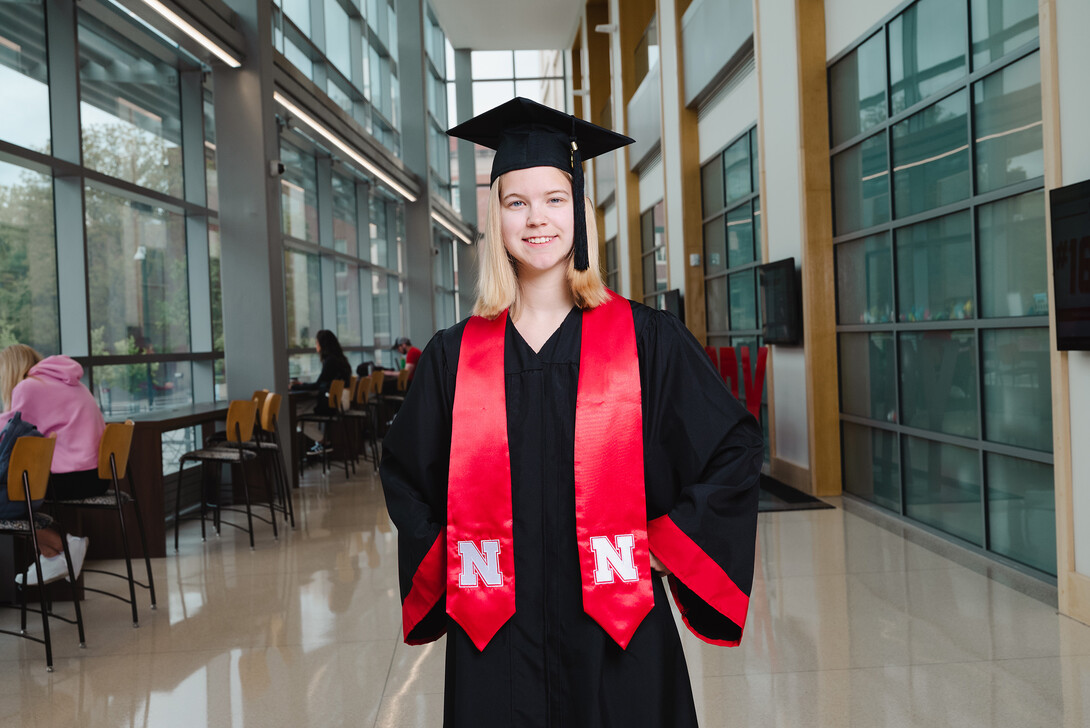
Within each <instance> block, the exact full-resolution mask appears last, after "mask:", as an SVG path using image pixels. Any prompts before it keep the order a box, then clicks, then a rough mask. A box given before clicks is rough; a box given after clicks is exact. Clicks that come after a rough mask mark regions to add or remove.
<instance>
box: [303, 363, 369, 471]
mask: <svg viewBox="0 0 1090 728" xmlns="http://www.w3.org/2000/svg"><path fill="white" fill-rule="evenodd" d="M343 395H344V382H343V381H342V380H340V379H334V380H333V382H332V383H331V384H330V385H329V393H328V397H329V399H328V404H329V412H328V413H319V412H312V413H309V414H305V415H300V416H299V417H297V418H296V422H318V423H321V424H324V425H325V427H326V432H325V434H326V435H327V436H328V435H329V434H330V433H329V428H331V427H333V426H334V425H338V424H339V425H340V429H341V437H342V443H341V451H340V454H341V460H342V462H343V463H344V477H345V479H346V480H347V479H348V478H349V477H350V476H349V474H348V463H349V461H350V460H352V456H351V454H350V453H349V450H350V449H351V442H350V438H349V433H348V421H347V420H346V419H345V416H344V401H343V399H342V397H343ZM328 467H329V448H328V447H326V448H323V450H322V473H323V474H324V473H325V472H326V469H327V468H328ZM352 467H353V468H355V463H354V462H353V463H352Z"/></svg>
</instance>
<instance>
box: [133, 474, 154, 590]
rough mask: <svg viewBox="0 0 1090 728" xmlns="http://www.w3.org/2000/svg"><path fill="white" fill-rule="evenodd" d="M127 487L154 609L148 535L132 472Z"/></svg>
mask: <svg viewBox="0 0 1090 728" xmlns="http://www.w3.org/2000/svg"><path fill="white" fill-rule="evenodd" d="M129 489H130V490H131V491H132V495H131V496H130V500H131V502H132V510H133V512H134V513H135V514H136V530H137V531H139V532H140V548H142V549H144V567H145V568H146V569H147V570H148V591H149V592H151V608H152V609H155V579H154V578H153V577H152V575H151V557H150V556H148V537H147V534H146V533H145V531H144V517H143V516H142V515H141V514H140V504H139V503H137V502H136V486H135V485H133V482H132V473H131V472H130V473H129Z"/></svg>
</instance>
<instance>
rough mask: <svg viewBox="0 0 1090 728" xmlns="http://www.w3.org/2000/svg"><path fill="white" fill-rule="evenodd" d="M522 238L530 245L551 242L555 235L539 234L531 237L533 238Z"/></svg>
mask: <svg viewBox="0 0 1090 728" xmlns="http://www.w3.org/2000/svg"><path fill="white" fill-rule="evenodd" d="M523 240H524V241H526V242H527V243H529V244H530V245H545V244H546V243H551V242H552V241H554V240H556V236H555V235H539V236H537V237H533V238H523Z"/></svg>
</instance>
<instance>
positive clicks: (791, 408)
mask: <svg viewBox="0 0 1090 728" xmlns="http://www.w3.org/2000/svg"><path fill="white" fill-rule="evenodd" d="M757 2H758V13H759V21H758V26H759V27H758V32H759V33H760V42H761V44H760V47H761V49H762V51H763V57H762V59H761V87H762V91H763V94H762V96H763V99H762V100H763V103H764V109H763V129H762V130H761V132H762V133H763V134H764V140H763V142H762V144H763V147H764V175H765V193H766V195H765V197H764V198H763V199H762V200H761V212H762V217H763V218H764V225H765V226H766V228H767V230H768V246H769V260H770V261H774V260H780V259H782V258H787V257H794V258H795V261H796V262H798V261H800V260H802V199H801V194H800V184H799V179H800V168H799V101H798V95H799V79H798V53H797V49H796V43H795V3H794V0H757ZM803 264H804V265H805V261H803ZM829 315H832V312H830V314H829ZM772 376H773V380H774V387H775V389H774V396H775V408H776V455H777V456H778V457H779V458H780V459H782V460H787V461H790V462H791V463H793V464H795V465H799V466H801V467H804V468H807V469H808V468H809V467H810V444H809V435H808V430H807V428H808V424H807V423H808V422H809V418H808V414H807V405H806V376H805V363H804V357H803V350H802V348H801V347H775V351H774V354H773V357H772Z"/></svg>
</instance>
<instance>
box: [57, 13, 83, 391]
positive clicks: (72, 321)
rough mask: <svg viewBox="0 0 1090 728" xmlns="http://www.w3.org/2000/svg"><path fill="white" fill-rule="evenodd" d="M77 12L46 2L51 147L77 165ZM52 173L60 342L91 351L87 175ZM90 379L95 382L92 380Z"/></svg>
mask: <svg viewBox="0 0 1090 728" xmlns="http://www.w3.org/2000/svg"><path fill="white" fill-rule="evenodd" d="M76 12H77V11H76V5H75V4H74V3H71V2H68V0H46V2H45V21H46V22H45V31H46V48H47V50H48V56H47V61H46V62H47V64H48V73H49V117H50V151H51V153H52V155H53V157H56V158H59V159H63V160H64V161H66V162H69V163H71V164H73V165H79V164H81V162H82V153H81V140H80V113H79V106H80V104H79V51H78V48H79V44H78V42H77V30H76V26H77V23H76ZM51 176H52V189H53V220H54V236H55V238H54V245H55V246H56V251H57V299H58V300H57V314H58V318H59V321H58V324H59V328H58V333H59V334H60V341H59V342H58V343H59V344H60V351H61V352H63V353H65V354H68V355H70V356H81V355H83V356H85V355H87V354H90V353H91V327H90V321H89V311H90V301H89V300H88V295H89V293H88V286H87V241H86V231H85V229H84V209H85V208H84V195H83V180H82V178H81V177H80V175H79V173H78V170H72V173H71V174H64V175H63V176H57V174H56V171H54V173H53V175H51ZM92 376H93V373H92ZM91 384H92V387H93V386H94V383H93V380H92V383H91Z"/></svg>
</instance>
